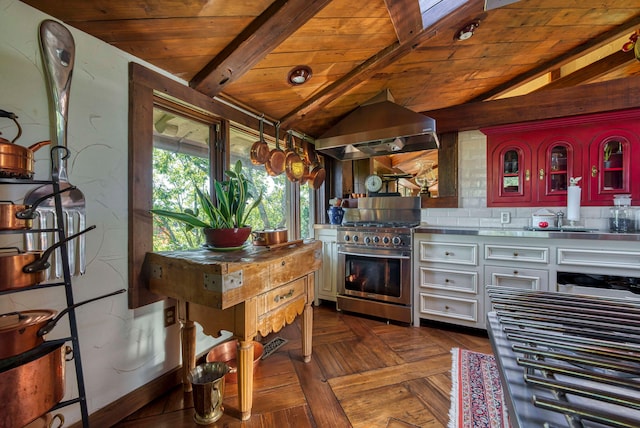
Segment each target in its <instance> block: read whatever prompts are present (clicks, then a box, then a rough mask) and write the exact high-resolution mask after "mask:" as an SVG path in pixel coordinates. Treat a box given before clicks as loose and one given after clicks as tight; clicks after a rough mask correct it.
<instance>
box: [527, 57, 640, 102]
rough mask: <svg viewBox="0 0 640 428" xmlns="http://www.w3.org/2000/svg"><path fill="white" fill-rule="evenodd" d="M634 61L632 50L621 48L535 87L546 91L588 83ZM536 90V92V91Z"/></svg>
mask: <svg viewBox="0 0 640 428" xmlns="http://www.w3.org/2000/svg"><path fill="white" fill-rule="evenodd" d="M633 61H636V59H635V56H634V55H633V52H622V51H621V50H619V51H616V52H614V53H612V54H611V55H608V56H606V57H604V58H602V59H600V60H598V61H595V62H594V63H592V64H589V65H587V66H586V67H582V68H581V69H579V70H576V71H574V72H573V73H569V74H567V75H566V76H563V77H560V78H558V79H555V80H552V81H551V83H549V84H547V85H545V86H543V87H541V88H539V89H537V91H547V90H550V89H560V88H568V87H570V86H577V85H580V84H583V83H588V82H590V81H592V80H595V79H597V78H598V77H600V76H604V75H605V74H608V73H611V72H612V71H614V70H616V69H618V68H620V67H624V66H625V65H627V64H629V63H630V62H633ZM537 91H536V92H537Z"/></svg>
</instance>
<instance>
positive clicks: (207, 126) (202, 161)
mask: <svg viewBox="0 0 640 428" xmlns="http://www.w3.org/2000/svg"><path fill="white" fill-rule="evenodd" d="M218 128H219V124H218V122H207V121H206V120H205V118H200V119H196V118H189V117H185V116H183V115H181V114H179V113H175V112H173V111H171V110H169V109H167V108H163V107H162V106H156V107H154V109H153V208H161V209H166V210H169V211H184V210H185V209H187V208H190V209H192V210H197V209H198V208H197V204H196V195H195V188H199V189H201V190H209V189H210V180H209V177H210V175H211V170H212V168H211V165H210V144H209V142H210V140H211V135H214V138H216V137H215V135H216V130H217V129H218ZM202 241H203V237H202V232H201V231H200V230H189V229H188V228H187V227H186V226H185V225H184V224H182V223H180V222H177V221H173V220H171V219H168V218H166V217H162V216H153V251H167V250H185V249H188V248H196V247H198V246H199V245H200V244H201V243H202Z"/></svg>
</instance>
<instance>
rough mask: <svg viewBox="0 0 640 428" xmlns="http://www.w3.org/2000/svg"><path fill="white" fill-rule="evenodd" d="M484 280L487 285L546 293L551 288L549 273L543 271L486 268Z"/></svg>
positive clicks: (501, 267) (496, 267) (502, 267)
mask: <svg viewBox="0 0 640 428" xmlns="http://www.w3.org/2000/svg"><path fill="white" fill-rule="evenodd" d="M484 280H485V283H486V284H487V285H497V286H502V287H512V288H520V289H523V290H543V291H546V290H547V289H548V287H549V285H548V284H549V272H548V271H546V270H541V269H522V268H510V267H504V266H485V267H484Z"/></svg>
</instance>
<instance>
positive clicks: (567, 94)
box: [422, 76, 640, 133]
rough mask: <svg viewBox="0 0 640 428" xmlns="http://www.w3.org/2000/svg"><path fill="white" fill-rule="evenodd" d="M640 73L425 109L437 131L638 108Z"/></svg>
mask: <svg viewBox="0 0 640 428" xmlns="http://www.w3.org/2000/svg"><path fill="white" fill-rule="evenodd" d="M638 106H640V76H635V77H627V78H624V79H617V80H610V81H607V82H599V83H591V84H588V85H581V86H578V87H570V88H562V89H555V90H550V91H539V92H533V93H531V94H527V95H521V96H518V97H511V98H503V99H499V100H492V101H477V102H473V103H466V104H461V105H458V106H454V107H449V108H443V109H438V110H431V111H425V112H422V113H423V114H426V115H427V116H429V117H432V118H434V119H435V120H436V129H437V130H438V133H446V132H456V131H468V130H475V129H481V128H484V127H487V126H497V125H506V124H510V123H521V122H529V121H533V120H545V119H554V118H559V117H568V116H577V115H583V114H590V113H602V112H607V111H613V110H624V109H630V108H638Z"/></svg>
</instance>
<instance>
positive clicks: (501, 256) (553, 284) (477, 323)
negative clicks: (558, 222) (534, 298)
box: [413, 232, 640, 328]
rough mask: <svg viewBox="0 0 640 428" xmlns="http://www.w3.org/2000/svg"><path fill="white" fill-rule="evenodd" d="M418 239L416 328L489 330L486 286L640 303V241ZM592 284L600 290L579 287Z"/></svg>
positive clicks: (419, 236)
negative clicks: (440, 325)
mask: <svg viewBox="0 0 640 428" xmlns="http://www.w3.org/2000/svg"><path fill="white" fill-rule="evenodd" d="M414 236H415V237H414V242H415V248H414V261H413V263H414V302H415V303H414V306H415V309H414V319H415V323H416V325H417V324H419V322H420V319H428V320H435V321H441V322H447V323H451V324H456V325H461V326H467V327H475V328H485V324H486V322H485V321H486V316H487V313H488V312H490V311H491V300H490V299H489V297H488V294H487V292H486V287H485V286H486V285H496V286H500V287H511V288H519V289H522V290H537V291H559V292H565V293H575V294H587V295H593V296H603V297H607V296H608V297H623V298H628V299H634V300H636V299H637V300H640V240H637V239H629V240H625V239H623V237H622V236H606V238H605V239H595V238H597V236H591V237H588V236H585V238H580V239H579V238H569V237H567V238H566V239H562V238H546V237H530V236H527V237H524V236H520V235H518V234H517V233H514V234H513V236H508V235H506V234H505V235H504V236H497V235H494V234H487V235H483V234H478V235H473V234H471V235H470V234H465V233H461V234H453V233H450V232H447V233H437V232H434V233H429V232H416V233H415V234H414ZM612 238H613V239H612ZM590 279H592V280H593V281H595V283H597V285H598V287H596V286H587V285H585V284H584V283H582V282H581V281H586V280H590ZM572 281H574V282H572ZM616 281H620V282H619V283H616ZM628 283H632V284H638V287H637V288H635V289H634V291H637V294H636V293H634V292H632V291H629V290H626V289H625V290H622V289H620V288H623V286H620V284H628ZM602 284H609V287H608V288H606V287H602ZM624 286H626V285H624Z"/></svg>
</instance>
